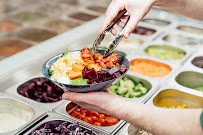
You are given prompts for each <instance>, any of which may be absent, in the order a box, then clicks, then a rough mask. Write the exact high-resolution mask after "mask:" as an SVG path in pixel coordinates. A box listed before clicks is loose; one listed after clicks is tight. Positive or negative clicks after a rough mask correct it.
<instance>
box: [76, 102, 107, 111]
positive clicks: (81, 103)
mask: <svg viewBox="0 0 203 135" xmlns="http://www.w3.org/2000/svg"><path fill="white" fill-rule="evenodd" d="M75 104H77V105H79V106H80V107H82V108H83V109H87V110H90V111H96V112H99V113H106V112H105V111H104V109H101V108H100V107H98V106H95V105H90V104H86V103H83V102H75Z"/></svg>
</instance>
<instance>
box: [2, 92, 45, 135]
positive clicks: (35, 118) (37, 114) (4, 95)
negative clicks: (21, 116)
mask: <svg viewBox="0 0 203 135" xmlns="http://www.w3.org/2000/svg"><path fill="white" fill-rule="evenodd" d="M2 98H4V99H5V98H6V99H8V100H10V99H11V100H13V101H16V102H17V103H18V102H19V103H20V104H22V105H21V106H22V107H25V106H27V107H30V108H32V109H33V111H34V115H33V117H32V119H31V120H29V121H28V122H26V123H25V124H24V125H22V126H21V127H20V128H18V129H16V130H14V131H11V132H7V133H3V134H4V135H11V134H12V135H14V134H18V133H19V132H20V131H21V130H23V129H24V128H27V127H29V126H31V124H32V123H34V122H36V121H38V120H39V119H40V118H41V117H42V116H43V115H44V114H45V113H46V112H47V110H44V109H40V108H39V107H37V106H35V105H33V104H31V103H28V102H26V101H25V100H22V99H20V98H18V97H15V96H13V95H10V94H8V93H0V99H2ZM19 103H18V104H19ZM0 134H1V133H0Z"/></svg>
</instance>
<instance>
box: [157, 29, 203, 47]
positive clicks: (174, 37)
mask: <svg viewBox="0 0 203 135" xmlns="http://www.w3.org/2000/svg"><path fill="white" fill-rule="evenodd" d="M178 36H182V37H183V38H190V39H188V41H185V40H184V39H181V38H182V37H180V38H179V37H178ZM164 38H166V40H168V41H166V40H164ZM167 38H168V39H167ZM169 40H170V41H169ZM202 40H203V39H202V38H201V37H199V36H196V35H192V34H190V33H185V32H180V31H177V30H175V29H174V30H173V31H165V32H164V33H163V34H161V35H160V36H159V37H158V38H156V40H155V41H160V42H163V43H170V44H174V45H176V46H177V47H182V48H183V47H184V48H185V49H187V50H191V51H196V50H197V48H199V47H200V46H201V44H202Z"/></svg>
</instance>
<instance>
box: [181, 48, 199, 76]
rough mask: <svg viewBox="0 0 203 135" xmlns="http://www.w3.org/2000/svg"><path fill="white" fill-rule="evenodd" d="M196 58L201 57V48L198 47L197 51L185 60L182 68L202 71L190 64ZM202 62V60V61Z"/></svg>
mask: <svg viewBox="0 0 203 135" xmlns="http://www.w3.org/2000/svg"><path fill="white" fill-rule="evenodd" d="M196 57H203V46H201V47H199V49H198V50H197V51H196V52H194V53H193V55H192V56H191V57H189V58H188V59H187V62H185V64H184V66H185V67H188V68H194V69H196V70H197V71H200V72H201V71H202V70H203V69H201V68H199V67H197V66H195V65H194V64H193V63H192V62H193V60H194V59H195V58H196ZM202 61H203V60H202Z"/></svg>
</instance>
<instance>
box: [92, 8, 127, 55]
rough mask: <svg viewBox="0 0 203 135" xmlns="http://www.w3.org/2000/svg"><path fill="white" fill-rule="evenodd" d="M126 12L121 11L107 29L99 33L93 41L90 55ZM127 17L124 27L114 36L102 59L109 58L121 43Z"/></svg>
mask: <svg viewBox="0 0 203 135" xmlns="http://www.w3.org/2000/svg"><path fill="white" fill-rule="evenodd" d="M126 12H127V11H126V10H125V9H124V10H121V11H120V12H119V13H118V15H117V17H116V18H114V19H113V21H112V22H111V24H110V25H108V27H107V28H106V29H105V30H104V31H103V32H102V33H101V34H99V36H98V37H97V38H96V40H95V41H94V44H93V47H92V50H91V53H92V54H94V53H95V52H96V50H97V48H98V46H99V45H100V44H101V42H102V40H103V39H104V37H105V36H106V35H107V34H108V33H109V31H110V30H111V29H112V28H113V26H114V25H115V24H116V23H117V22H118V21H119V20H120V19H121V17H122V16H123V15H124V14H125V13H126ZM128 20H129V17H128V19H127V21H126V23H125V25H124V27H123V28H122V29H121V31H120V33H119V34H118V35H117V36H116V38H115V40H114V41H113V42H112V43H111V45H110V46H109V48H108V49H106V51H105V53H104V55H103V57H104V58H106V57H108V56H110V55H111V54H112V53H113V52H114V50H115V49H116V47H117V46H118V44H119V42H120V41H121V39H122V38H123V34H124V28H125V26H126V24H127V23H128Z"/></svg>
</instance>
